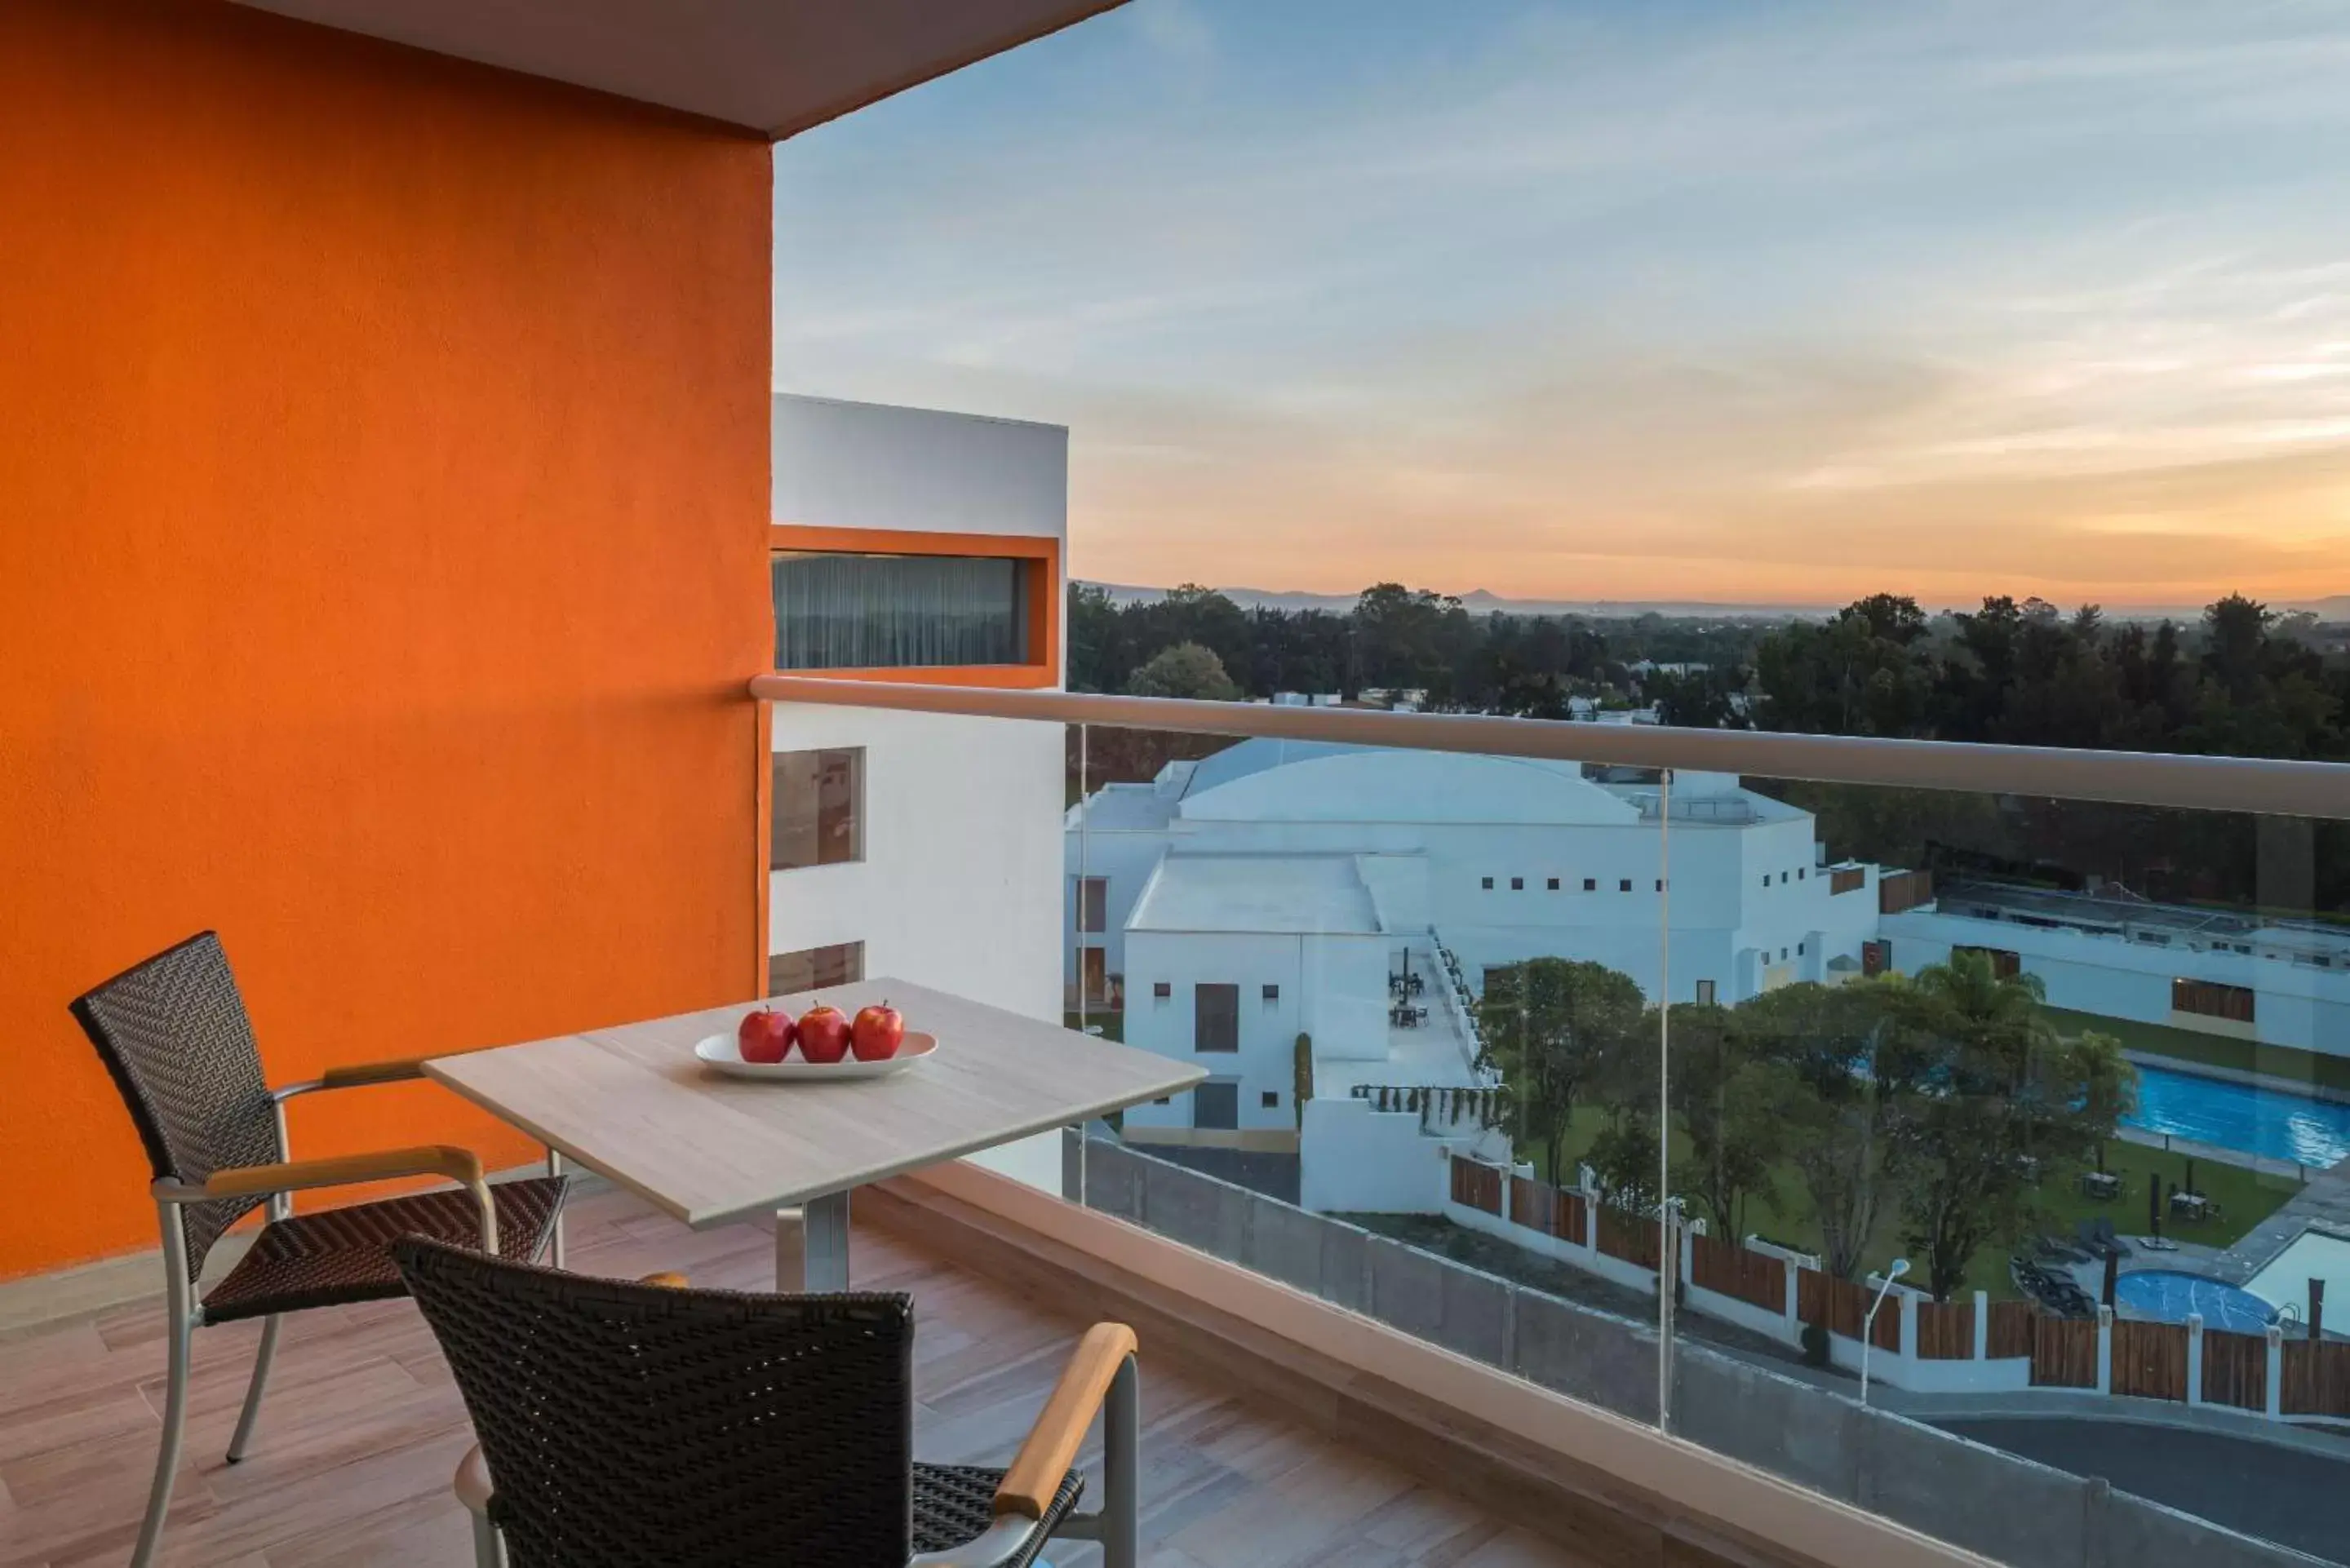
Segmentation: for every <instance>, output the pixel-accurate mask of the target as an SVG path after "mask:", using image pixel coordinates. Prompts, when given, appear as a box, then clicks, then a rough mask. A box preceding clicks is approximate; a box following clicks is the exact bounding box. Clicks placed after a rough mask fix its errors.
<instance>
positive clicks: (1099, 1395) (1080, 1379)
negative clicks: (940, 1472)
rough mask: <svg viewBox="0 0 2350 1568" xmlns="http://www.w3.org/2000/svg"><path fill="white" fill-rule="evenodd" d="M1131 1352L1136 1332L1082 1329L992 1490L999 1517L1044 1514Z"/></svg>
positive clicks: (1114, 1327) (1108, 1326)
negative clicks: (1056, 1380) (1033, 1421)
mask: <svg viewBox="0 0 2350 1568" xmlns="http://www.w3.org/2000/svg"><path fill="white" fill-rule="evenodd" d="M1135 1351H1136V1345H1135V1338H1134V1330H1132V1329H1130V1328H1128V1327H1127V1326H1126V1324H1122V1323H1097V1324H1094V1325H1093V1327H1091V1328H1089V1329H1087V1330H1086V1336H1085V1337H1084V1338H1083V1339H1081V1340H1079V1341H1077V1348H1076V1351H1074V1352H1073V1353H1072V1354H1071V1355H1070V1356H1069V1364H1068V1365H1067V1366H1065V1367H1063V1368H1062V1369H1061V1380H1060V1382H1059V1383H1057V1384H1055V1386H1054V1387H1053V1395H1052V1397H1051V1398H1049V1399H1047V1400H1045V1408H1044V1410H1043V1411H1042V1412H1041V1413H1040V1414H1039V1415H1038V1416H1037V1417H1036V1424H1035V1426H1033V1427H1031V1428H1029V1429H1028V1437H1027V1440H1026V1441H1024V1442H1023V1443H1022V1444H1021V1445H1020V1452H1019V1454H1018V1456H1017V1457H1016V1458H1014V1459H1013V1461H1012V1468H1011V1469H1008V1470H1006V1471H1004V1472H1003V1483H1002V1484H1001V1485H999V1486H998V1487H997V1488H996V1489H995V1515H996V1517H997V1518H999V1519H1001V1518H1003V1517H1004V1516H1006V1515H1008V1514H1018V1515H1019V1516H1020V1517H1022V1518H1024V1519H1042V1518H1044V1517H1045V1509H1047V1508H1048V1507H1050V1506H1051V1505H1052V1501H1053V1494H1054V1493H1055V1492H1056V1491H1058V1490H1061V1478H1062V1477H1064V1476H1066V1475H1067V1474H1068V1473H1069V1467H1070V1466H1071V1465H1073V1464H1075V1463H1076V1459H1077V1449H1079V1448H1081V1447H1083V1446H1084V1444H1085V1440H1086V1430H1087V1428H1089V1427H1091V1426H1092V1425H1093V1421H1094V1416H1095V1414H1096V1413H1097V1412H1098V1411H1099V1410H1100V1409H1101V1404H1102V1400H1103V1398H1104V1397H1106V1396H1107V1394H1108V1393H1109V1386H1110V1380H1111V1379H1112V1378H1115V1377H1116V1376H1118V1368H1119V1367H1121V1366H1125V1365H1126V1362H1127V1358H1128V1356H1131V1355H1134V1354H1135Z"/></svg>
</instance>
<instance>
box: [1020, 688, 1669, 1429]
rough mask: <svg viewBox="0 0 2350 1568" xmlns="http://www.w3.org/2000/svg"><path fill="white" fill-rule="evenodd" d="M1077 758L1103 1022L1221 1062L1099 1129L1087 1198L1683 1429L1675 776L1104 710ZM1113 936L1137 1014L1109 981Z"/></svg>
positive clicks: (1115, 960) (1090, 1150)
mask: <svg viewBox="0 0 2350 1568" xmlns="http://www.w3.org/2000/svg"><path fill="white" fill-rule="evenodd" d="M1068 762H1069V767H1070V774H1071V783H1070V786H1069V790H1068V794H1069V796H1070V798H1071V799H1072V800H1073V801H1074V802H1075V803H1076V804H1075V805H1074V806H1073V808H1072V810H1071V812H1070V815H1069V823H1068V842H1067V846H1066V867H1065V868H1066V873H1067V875H1068V877H1070V878H1071V879H1072V885H1073V886H1077V885H1083V884H1085V883H1087V882H1097V883H1098V885H1099V886H1100V888H1101V889H1102V892H1101V899H1100V911H1101V915H1102V919H1101V926H1102V929H1101V930H1100V932H1099V933H1098V934H1095V933H1093V932H1090V931H1088V930H1086V929H1081V928H1082V927H1083V926H1085V925H1086V923H1087V916H1088V914H1089V913H1090V910H1089V908H1088V906H1087V904H1085V903H1084V902H1083V901H1081V900H1079V899H1077V898H1071V899H1070V900H1069V902H1068V906H1067V913H1066V916H1065V919H1066V921H1067V922H1068V927H1067V929H1066V931H1065V945H1064V951H1065V953H1066V954H1067V955H1068V959H1067V962H1068V964H1069V966H1070V967H1069V969H1068V971H1067V973H1066V976H1065V981H1066V984H1067V986H1068V987H1069V988H1070V990H1071V991H1072V992H1073V993H1075V994H1076V995H1077V996H1078V998H1079V999H1080V1006H1079V1010H1078V1012H1077V1013H1076V1021H1078V1022H1080V1023H1082V1024H1083V1026H1085V1027H1088V1028H1091V1029H1095V1030H1098V1031H1099V1032H1100V1033H1103V1034H1105V1035H1107V1036H1111V1037H1115V1038H1122V1039H1123V1040H1124V1041H1125V1042H1126V1043H1127V1044H1129V1045H1135V1046H1139V1047H1141V1048H1143V1049H1146V1050H1151V1051H1157V1052H1159V1053H1161V1054H1165V1055H1167V1056H1169V1057H1170V1058H1172V1059H1175V1060H1178V1061H1181V1062H1185V1063H1187V1064H1201V1065H1206V1066H1208V1068H1209V1071H1210V1072H1211V1077H1210V1079H1209V1080H1208V1081H1207V1082H1206V1083H1204V1084H1202V1085H1200V1086H1199V1087H1198V1088H1196V1089H1194V1090H1192V1091H1191V1092H1190V1093H1189V1094H1185V1095H1179V1096H1171V1097H1170V1099H1169V1100H1168V1101H1166V1102H1164V1103H1160V1104H1156V1105H1145V1106H1134V1107H1131V1108H1129V1109H1128V1110H1127V1111H1126V1112H1125V1113H1124V1114H1123V1115H1122V1116H1119V1117H1118V1118H1116V1126H1115V1127H1097V1128H1095V1129H1094V1135H1095V1136H1094V1138H1093V1141H1091V1142H1090V1143H1089V1144H1087V1146H1086V1152H1085V1168H1084V1176H1083V1187H1082V1190H1083V1192H1084V1194H1085V1196H1086V1199H1087V1201H1088V1202H1091V1203H1094V1204H1096V1205H1097V1206H1099V1207H1102V1208H1105V1209H1107V1210H1111V1211H1114V1212H1118V1213H1119V1214H1122V1215H1124V1216H1125V1217H1127V1218H1129V1219H1133V1220H1138V1221H1139V1222H1140V1223H1143V1224H1145V1225H1149V1226H1152V1227H1154V1228H1156V1229H1159V1230H1161V1231H1164V1232H1165V1233H1167V1234H1168V1235H1170V1236H1172V1237H1173V1238H1175V1239H1176V1240H1178V1241H1183V1242H1184V1243H1186V1244H1188V1245H1191V1246H1195V1247H1199V1248H1201V1249H1202V1250H1205V1251H1212V1252H1215V1253H1216V1254H1217V1255H1219V1256H1221V1257H1224V1258H1227V1259H1229V1260H1231V1261H1233V1262H1241V1263H1243V1264H1245V1265H1247V1266H1249V1267H1252V1268H1256V1269H1260V1270H1263V1271H1265V1272H1269V1273H1273V1274H1274V1275H1276V1276H1278V1277H1280V1278H1281V1279H1283V1280H1284V1281H1285V1282H1289V1283H1291V1284H1293V1285H1296V1286H1298V1287H1300V1288H1303V1289H1305V1290H1309V1291H1312V1292H1315V1293H1318V1294H1321V1295H1322V1296H1324V1297H1325V1298H1326V1299H1328V1300H1331V1301H1334V1302H1336V1303H1340V1304H1342V1305H1345V1306H1347V1307H1349V1308H1351V1309H1355V1310H1358V1311H1364V1312H1367V1313H1370V1314H1373V1315H1375V1316H1378V1317H1379V1318H1381V1319H1382V1320H1383V1321H1385V1322H1388V1323H1389V1324H1393V1325H1395V1326H1397V1327H1400V1328H1403V1329H1406V1330H1408V1331H1409V1332H1411V1333H1414V1334H1419V1335H1422V1336H1424V1337H1426V1338H1429V1339H1430V1340H1433V1341H1435V1342H1437V1343H1439V1344H1441V1345H1446V1346H1447V1347H1449V1348H1451V1349H1453V1350H1456V1351H1459V1352H1461V1354H1464V1355H1471V1356H1475V1357H1478V1358H1481V1359H1482V1360H1485V1361H1487V1362H1489V1363H1491V1364H1492V1365H1495V1366H1501V1367H1503V1368H1504V1369H1506V1370H1509V1371H1511V1372H1513V1373H1515V1374H1517V1375H1519V1376H1526V1377H1530V1378H1533V1379H1534V1380H1536V1381H1539V1382H1542V1383H1544V1384H1545V1385H1547V1386H1552V1387H1554V1388H1557V1389H1559V1390H1561V1391H1563V1392H1565V1393H1568V1394H1570V1395H1572V1396H1574V1397H1577V1398H1582V1399H1587V1400H1591V1401H1594V1402H1596V1403H1598V1404H1601V1405H1603V1406H1605V1407H1607V1408H1608V1409H1611V1410H1613V1411H1616V1412H1617V1413H1618V1414H1621V1415H1626V1416H1629V1417H1634V1418H1636V1419H1640V1420H1647V1421H1653V1420H1655V1419H1656V1415H1657V1410H1658V1395H1659V1378H1658V1366H1659V1360H1658V1355H1657V1346H1658V1344H1659V1336H1658V1333H1657V1325H1658V1314H1659V1304H1660V1303H1659V1290H1658V1282H1659V1274H1660V1271H1659V1255H1660V1250H1661V1239H1660V1234H1659V1220H1658V1217H1657V1202H1658V1195H1659V1189H1660V1183H1661V1179H1662V1174H1663V1172H1662V1162H1661V1157H1660V1155H1659V1153H1658V1151H1657V1150H1656V1148H1655V1137H1654V1133H1653V1126H1654V1122H1655V1106H1656V1105H1657V1101H1658V1096H1659V1093H1660V1087H1661V1080H1660V1075H1659V1058H1658V1054H1657V1040H1658V1026H1657V1020H1656V1015H1655V1012H1654V1011H1653V1010H1652V1009H1651V1008H1650V1007H1649V1006H1648V1002H1647V1001H1646V999H1645V997H1644V994H1643V991H1642V987H1643V986H1644V985H1648V984H1653V983H1654V975H1655V971H1656V969H1657V966H1658V963H1659V956H1660V952H1661V942H1660V939H1659V933H1660V930H1661V926H1660V924H1659V906H1660V904H1661V902H1662V899H1663V898H1664V892H1665V888H1664V877H1663V875H1662V869H1663V868H1662V866H1661V863H1660V861H1659V848H1660V844H1661V835H1660V833H1659V831H1658V826H1659V825H1658V823H1657V822H1656V820H1655V818H1654V816H1653V815H1652V814H1651V813H1649V812H1648V811H1647V810H1645V809H1644V808H1643V806H1642V805H1641V796H1642V794H1643V793H1644V791H1649V790H1652V789H1653V784H1644V783H1643V780H1642V778H1641V777H1638V776H1631V775H1627V776H1623V777H1616V776H1599V777H1593V776H1586V772H1585V770H1584V769H1582V768H1581V767H1578V766H1576V765H1574V764H1571V763H1529V762H1524V761H1521V760H1516V759H1503V758H1493V757H1485V756H1476V755H1453V754H1447V753H1431V752H1423V751H1384V750H1378V749H1375V748H1367V747H1360V746H1342V745H1317V744H1300V743H1296V742H1276V741H1267V740H1236V739H1233V738H1229V737H1220V736H1199V735H1188V734H1174V733H1159V732H1141V731H1134V730H1107V729H1102V728H1099V727H1091V728H1087V729H1086V730H1084V731H1083V732H1081V733H1079V734H1078V735H1077V736H1076V737H1074V739H1073V743H1072V745H1071V748H1070V753H1069V758H1068ZM1496 825H1503V826H1496ZM1095 953H1100V954H1102V955H1103V956H1102V957H1101V959H1100V960H1099V963H1100V965H1101V966H1102V971H1103V972H1106V973H1107V975H1109V976H1110V980H1111V989H1112V990H1113V991H1115V992H1117V994H1118V995H1119V996H1120V997H1121V998H1132V999H1133V1000H1132V1001H1131V1002H1128V1003H1126V1004H1125V1005H1123V1006H1116V1007H1111V1008H1108V1009H1104V1008H1102V1007H1101V1006H1099V1005H1098V1004H1093V1003H1087V1002H1084V1001H1083V999H1084V997H1085V996H1087V994H1089V993H1090V992H1092V991H1093V990H1094V986H1093V983H1092V981H1091V980H1090V978H1089V976H1090V975H1091V973H1092V972H1094V971H1092V970H1090V969H1088V968H1087V965H1088V964H1090V963H1092V962H1093V959H1092V956H1091V955H1093V954H1095ZM1121 982H1122V983H1121ZM1202 1053H1207V1054H1205V1055H1203V1054H1202ZM1644 1150H1645V1151H1646V1152H1645V1153H1644V1152H1643V1151H1644Z"/></svg>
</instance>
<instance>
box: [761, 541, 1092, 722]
mask: <svg viewBox="0 0 2350 1568" xmlns="http://www.w3.org/2000/svg"><path fill="white" fill-rule="evenodd" d="M767 549H768V552H769V553H770V554H771V555H772V554H774V553H775V552H778V551H786V550H788V551H823V552H831V553H834V554H838V555H853V556H993V558H995V559H997V560H1014V561H1018V562H1020V563H1022V565H1023V566H1024V569H1025V570H1026V572H1027V574H1028V580H1027V582H1026V584H1025V587H1026V588H1027V591H1028V660H1027V662H1025V663H1024V664H948V665H914V666H907V667H904V668H890V669H883V670H787V671H782V672H781V673H785V674H794V675H807V676H814V677H818V678H821V679H823V680H888V681H899V682H904V683H910V684H920V685H926V686H978V687H987V688H990V689H993V690H1014V691H1041V690H1044V689H1046V688H1049V687H1054V686H1058V685H1059V684H1060V683H1061V541H1060V540H1058V539H1056V538H1052V537H1049V536H1044V535H1019V534H942V533H933V532H927V531H915V530H907V531H904V532H900V531H899V530H896V529H890V528H820V527H815V526H811V525H807V524H790V523H779V524H775V525H774V526H773V527H771V528H769V529H768V530H767ZM774 646H775V639H774V636H773V634H772V632H771V633H770V635H769V637H768V647H769V648H771V649H772V648H773V647H774Z"/></svg>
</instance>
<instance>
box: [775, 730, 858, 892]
mask: <svg viewBox="0 0 2350 1568" xmlns="http://www.w3.org/2000/svg"><path fill="white" fill-rule="evenodd" d="M772 784H773V788H772V791H771V796H772V798H771V799H770V801H769V803H768V804H769V806H770V808H771V816H770V832H769V834H768V837H767V867H768V869H770V870H773V871H797V870H801V869H804V868H805V867H810V866H837V865H840V864H843V863H844V862H847V861H851V860H862V859H864V858H865V826H864V819H865V748H864V747H862V746H852V747H847V748H843V749H841V750H838V751H826V752H777V753H775V762H774V770H773V777H772Z"/></svg>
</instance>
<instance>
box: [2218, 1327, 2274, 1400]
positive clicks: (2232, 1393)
mask: <svg viewBox="0 0 2350 1568" xmlns="http://www.w3.org/2000/svg"><path fill="white" fill-rule="evenodd" d="M2203 1402H2204V1403H2205V1404H2207V1405H2231V1406H2233V1407H2236V1408H2237V1409H2239V1410H2265V1409H2267V1408H2268V1407H2269V1339H2268V1335H2266V1334H2231V1333H2230V1332H2229V1331H2228V1330H2226V1329H2224V1328H2207V1329H2205V1330H2204V1331H2203Z"/></svg>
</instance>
